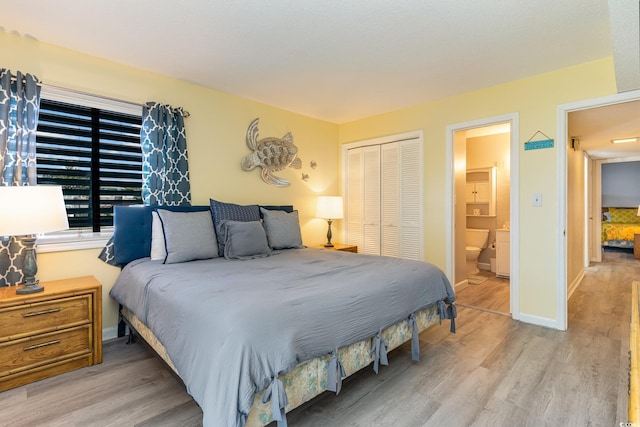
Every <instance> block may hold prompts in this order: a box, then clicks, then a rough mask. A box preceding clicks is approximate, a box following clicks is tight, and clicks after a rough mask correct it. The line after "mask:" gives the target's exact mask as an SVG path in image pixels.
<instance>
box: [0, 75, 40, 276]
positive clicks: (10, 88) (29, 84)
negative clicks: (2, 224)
mask: <svg viewBox="0 0 640 427" xmlns="http://www.w3.org/2000/svg"><path fill="white" fill-rule="evenodd" d="M39 109H40V85H39V84H38V79H37V78H35V77H34V76H32V75H31V74H22V73H20V72H18V73H17V74H16V75H15V76H12V75H11V72H10V71H9V70H6V69H4V68H2V69H0V185H36V128H37V127H38V111H39ZM23 265H24V245H23V244H22V241H21V239H20V238H15V237H8V236H4V237H0V286H8V285H10V286H13V285H17V284H18V283H21V282H22V280H23V278H24V275H23V274H22V266H23Z"/></svg>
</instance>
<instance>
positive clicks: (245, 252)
mask: <svg viewBox="0 0 640 427" xmlns="http://www.w3.org/2000/svg"><path fill="white" fill-rule="evenodd" d="M220 230H221V232H222V235H223V238H224V257H225V258H227V259H252V258H263V257H266V256H269V255H270V254H271V249H269V245H268V244H267V235H266V234H265V232H264V228H262V224H261V223H260V221H231V220H223V221H221V222H220Z"/></svg>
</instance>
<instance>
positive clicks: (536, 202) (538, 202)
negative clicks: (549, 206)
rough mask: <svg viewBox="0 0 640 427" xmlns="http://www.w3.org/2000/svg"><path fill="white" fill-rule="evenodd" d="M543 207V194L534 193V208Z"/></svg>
mask: <svg viewBox="0 0 640 427" xmlns="http://www.w3.org/2000/svg"><path fill="white" fill-rule="evenodd" d="M541 206H542V194H540V193H534V194H533V207H536V208H539V207H541Z"/></svg>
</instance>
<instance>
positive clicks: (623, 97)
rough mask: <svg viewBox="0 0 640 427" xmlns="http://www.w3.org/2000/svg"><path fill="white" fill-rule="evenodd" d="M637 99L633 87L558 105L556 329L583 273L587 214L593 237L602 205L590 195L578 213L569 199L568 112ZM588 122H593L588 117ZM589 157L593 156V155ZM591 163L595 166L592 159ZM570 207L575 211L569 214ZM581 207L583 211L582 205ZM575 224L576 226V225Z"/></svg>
mask: <svg viewBox="0 0 640 427" xmlns="http://www.w3.org/2000/svg"><path fill="white" fill-rule="evenodd" d="M639 100H640V91H632V92H624V93H619V94H616V95H612V96H607V97H603V98H596V99H590V100H586V101H580V102H575V103H571V104H564V105H560V106H558V110H557V113H558V114H557V122H558V130H557V131H558V133H557V136H558V151H557V152H558V169H559V170H558V177H559V179H558V200H559V205H558V230H560V231H561V233H558V248H559V258H560V259H561V260H562V261H563V262H560V263H559V265H558V277H557V280H556V287H557V292H556V295H557V301H556V302H557V304H556V307H557V314H556V319H557V322H556V324H557V329H560V330H566V329H567V323H568V322H567V306H568V298H569V296H570V294H571V291H573V290H574V289H575V286H576V285H577V283H579V279H580V278H581V275H582V274H584V268H583V266H584V262H583V259H584V258H583V254H584V246H583V245H585V244H587V245H588V244H589V240H590V239H589V236H585V235H584V234H583V233H584V229H585V225H584V224H585V223H587V224H588V223H589V218H590V217H591V218H593V225H592V226H591V227H588V228H589V229H590V233H591V239H595V237H594V236H596V235H598V234H599V230H598V229H597V228H598V227H599V226H600V209H601V207H600V206H599V205H600V203H599V200H598V199H597V198H596V197H594V198H593V199H592V202H593V203H591V205H592V208H591V212H590V215H585V214H584V213H581V214H579V216H578V212H575V211H577V206H576V205H574V204H572V201H571V200H570V199H569V198H570V196H571V195H572V194H575V192H573V191H571V188H570V187H571V186H572V185H573V184H575V183H577V182H578V180H577V179H573V175H572V174H571V168H570V166H571V160H572V157H573V156H574V154H573V153H574V152H576V151H578V149H576V146H575V144H574V143H573V142H574V140H573V139H572V137H573V136H574V133H575V131H574V130H573V129H572V128H570V124H571V123H570V120H569V117H570V113H574V112H582V111H589V110H596V109H598V108H602V107H608V106H612V107H613V106H620V105H622V104H624V103H630V102H633V101H639ZM590 123H596V122H594V121H593V120H591V121H590ZM610 142H611V141H606V145H607V146H608V147H612V146H613V144H611V143H610ZM580 145H581V146H582V147H581V148H580V149H584V150H585V151H587V148H586V147H585V144H584V142H583V141H581V142H580ZM591 157H592V158H593V156H591ZM576 164H577V163H576ZM593 166H596V162H595V161H594V163H593ZM594 169H595V171H594V175H597V174H598V169H599V168H598V167H594ZM592 184H593V185H594V186H598V185H599V184H600V183H599V179H598V178H594V179H593V180H592ZM594 194H597V190H595V191H594ZM572 210H573V211H574V212H575V213H573V214H572ZM580 211H582V212H584V210H583V209H582V208H581V209H580ZM576 219H577V221H576ZM576 224H578V225H579V226H578V227H575V225H576ZM577 233H580V235H582V239H580V238H578V237H580V236H579V235H578V234H577ZM592 247H593V248H595V249H596V250H597V248H598V247H599V242H598V243H597V244H596V243H595V240H592ZM592 254H593V252H592ZM578 265H580V268H578Z"/></svg>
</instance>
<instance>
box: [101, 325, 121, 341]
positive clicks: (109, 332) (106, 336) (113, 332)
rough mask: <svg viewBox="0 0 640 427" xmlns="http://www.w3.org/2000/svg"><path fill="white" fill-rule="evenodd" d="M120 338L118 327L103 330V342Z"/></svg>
mask: <svg viewBox="0 0 640 427" xmlns="http://www.w3.org/2000/svg"><path fill="white" fill-rule="evenodd" d="M115 338H118V327H117V326H114V327H112V328H105V329H103V330H102V341H103V342H104V341H108V340H112V339H115Z"/></svg>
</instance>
